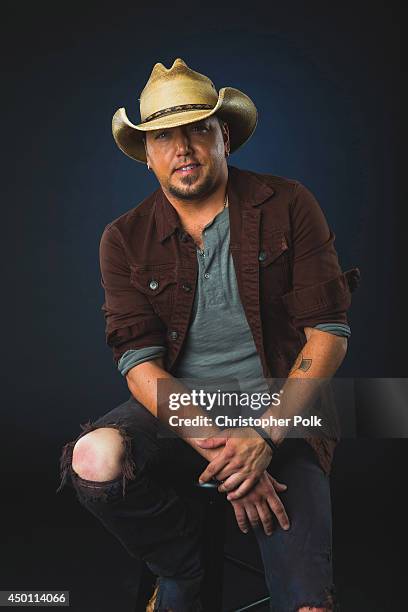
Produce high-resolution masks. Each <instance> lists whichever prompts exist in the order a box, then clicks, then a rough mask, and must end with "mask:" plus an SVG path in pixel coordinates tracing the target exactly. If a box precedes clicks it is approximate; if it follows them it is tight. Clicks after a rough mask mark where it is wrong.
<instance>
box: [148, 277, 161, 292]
mask: <svg viewBox="0 0 408 612" xmlns="http://www.w3.org/2000/svg"><path fill="white" fill-rule="evenodd" d="M158 286H159V283H158V281H157V280H154V279H152V280H151V281H150V283H149V287H150V289H153V291H154V290H155V289H157V288H158Z"/></svg>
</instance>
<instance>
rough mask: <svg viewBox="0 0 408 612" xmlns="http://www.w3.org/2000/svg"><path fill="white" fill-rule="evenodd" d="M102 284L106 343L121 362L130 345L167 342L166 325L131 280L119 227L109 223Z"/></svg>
mask: <svg viewBox="0 0 408 612" xmlns="http://www.w3.org/2000/svg"><path fill="white" fill-rule="evenodd" d="M99 261H100V269H101V284H102V287H103V289H104V291H105V301H104V303H103V305H102V308H101V310H102V311H103V312H104V316H105V324H106V326H105V336H106V343H107V344H108V346H110V347H111V348H112V351H113V360H114V362H115V364H116V366H117V365H118V362H119V360H120V358H121V356H122V355H123V354H124V353H125V352H126V351H128V350H130V349H141V348H146V347H150V346H166V329H165V325H164V324H163V322H162V321H161V320H160V318H159V317H158V316H157V315H156V314H155V312H154V311H153V308H152V306H151V304H150V302H149V300H148V298H147V296H145V295H144V294H142V293H141V292H140V291H138V290H137V288H136V287H134V286H133V285H132V284H131V282H130V272H131V271H130V266H129V263H128V260H127V258H126V253H125V249H124V246H123V244H122V239H121V235H120V233H119V231H118V230H117V229H116V227H115V226H109V225H108V226H107V227H106V228H105V230H104V232H103V234H102V237H101V241H100V247H99Z"/></svg>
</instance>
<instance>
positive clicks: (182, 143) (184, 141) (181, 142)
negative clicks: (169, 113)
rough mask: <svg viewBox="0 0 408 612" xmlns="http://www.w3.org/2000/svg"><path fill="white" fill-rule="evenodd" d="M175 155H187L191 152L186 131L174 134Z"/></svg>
mask: <svg viewBox="0 0 408 612" xmlns="http://www.w3.org/2000/svg"><path fill="white" fill-rule="evenodd" d="M175 144H176V149H177V155H187V154H188V153H189V152H190V151H191V142H190V138H189V134H188V132H187V130H184V129H183V128H181V129H179V130H178V131H177V134H176V143H175Z"/></svg>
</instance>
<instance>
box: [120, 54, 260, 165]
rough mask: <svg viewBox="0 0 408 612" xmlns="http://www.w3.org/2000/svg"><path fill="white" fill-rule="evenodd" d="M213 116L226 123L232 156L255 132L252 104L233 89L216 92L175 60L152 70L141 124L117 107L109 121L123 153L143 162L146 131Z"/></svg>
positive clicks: (206, 80) (144, 93)
mask: <svg viewBox="0 0 408 612" xmlns="http://www.w3.org/2000/svg"><path fill="white" fill-rule="evenodd" d="M215 113H217V115H218V116H220V118H221V119H223V120H224V121H225V122H226V123H227V124H228V127H229V132H230V145H231V148H230V151H231V153H232V152H234V151H236V150H237V149H238V148H239V147H240V146H241V145H243V144H244V142H246V141H247V140H248V138H250V136H251V135H252V134H253V132H254V130H255V127H256V124H257V117H258V114H257V110H256V107H255V105H254V103H253V102H252V100H251V99H250V98H248V96H246V95H245V94H244V93H242V92H241V91H239V90H238V89H234V88H233V87H223V88H222V89H220V91H219V92H218V93H217V90H216V89H215V87H214V84H213V83H212V81H211V80H210V79H209V78H208V77H206V76H204V75H203V74H200V73H199V72H195V71H194V70H191V68H189V67H188V66H187V64H186V63H185V62H184V61H183V60H182V59H180V58H178V59H176V60H175V62H174V63H173V65H172V67H171V68H166V67H165V66H163V64H160V63H158V64H155V66H154V67H153V70H152V73H151V75H150V78H149V80H148V81H147V83H146V85H145V87H144V89H143V91H142V93H141V94H140V118H141V122H140V123H139V124H138V125H134V124H133V123H131V122H130V121H129V119H128V117H127V115H126V111H125V109H124V108H119V109H118V110H117V111H116V113H115V114H114V116H113V119H112V133H113V137H114V139H115V142H116V144H117V145H118V147H119V148H120V149H121V150H122V151H123V153H125V154H126V155H128V156H129V157H132V158H133V159H136V160H137V161H140V162H144V163H146V154H145V148H144V144H143V136H144V133H145V132H148V131H149V130H157V129H164V128H172V127H176V126H178V125H185V124H187V123H192V122H193V121H200V120H201V119H205V118H206V117H211V115H214V114H215Z"/></svg>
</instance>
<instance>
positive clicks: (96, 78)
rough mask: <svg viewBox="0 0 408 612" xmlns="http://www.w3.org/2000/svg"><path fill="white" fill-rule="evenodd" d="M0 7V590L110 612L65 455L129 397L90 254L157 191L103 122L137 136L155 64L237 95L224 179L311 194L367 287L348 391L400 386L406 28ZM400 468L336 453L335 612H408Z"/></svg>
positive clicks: (397, 454)
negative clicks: (126, 121) (241, 124)
mask: <svg viewBox="0 0 408 612" xmlns="http://www.w3.org/2000/svg"><path fill="white" fill-rule="evenodd" d="M2 7H3V8H2V27H3V34H2V38H1V45H2V64H3V88H2V89H3V91H2V95H1V98H2V104H3V112H2V141H3V146H2V169H3V171H4V174H3V179H2V184H1V187H2V193H3V197H2V218H3V224H2V240H1V244H2V247H3V249H4V252H3V257H2V261H3V264H4V265H3V273H2V285H3V291H2V306H3V309H2V310H3V314H2V323H3V324H2V337H3V372H4V373H5V375H4V377H3V385H2V388H3V401H2V427H1V441H2V444H1V449H2V451H3V460H2V464H1V466H2V473H1V477H2V483H3V487H2V490H3V500H2V514H3V518H2V525H3V527H4V535H3V540H2V542H3V543H4V544H5V546H4V547H3V546H2V549H3V553H4V556H3V559H2V566H3V569H2V576H3V578H1V579H0V580H1V582H0V588H1V589H8V588H19V589H27V588H37V589H39V588H65V589H71V590H72V592H73V593H74V600H73V601H74V602H75V605H74V604H73V609H75V610H90V609H102V604H103V601H104V602H105V603H106V602H108V601H109V598H108V597H107V595H106V593H107V592H108V591H109V593H111V594H112V597H113V598H114V597H115V593H116V590H115V589H116V588H117V585H118V582H117V581H118V578H117V576H116V575H115V573H114V571H113V569H114V568H116V563H117V561H116V560H115V559H120V560H121V563H122V565H123V568H124V569H123V572H124V573H125V574H126V572H130V576H131V577H130V579H129V580H130V582H132V571H133V569H132V568H131V569H130V570H129V566H128V565H127V557H126V556H125V554H124V553H123V552H122V549H121V548H120V546H119V544H118V545H117V546H116V545H115V544H114V543H112V542H111V540H110V538H109V537H108V536H107V535H106V534H105V532H104V531H103V530H102V529H100V530H97V531H96V532H95V534H96V535H95V536H94V539H92V536H90V535H89V534H90V533H94V532H93V531H92V530H93V529H94V527H95V525H94V522H93V521H92V519H91V518H90V517H88V515H87V514H86V513H85V511H83V510H82V508H80V507H79V505H78V504H77V503H76V501H75V500H74V499H73V498H72V495H70V493H69V492H64V493H63V494H62V495H61V496H56V495H55V493H54V491H55V488H56V487H57V485H58V456H59V449H60V447H61V445H62V444H63V443H64V442H65V441H66V440H68V439H72V438H73V437H74V436H76V435H77V434H78V432H79V423H84V422H85V421H87V420H88V419H89V418H91V419H92V418H95V417H96V416H98V415H100V414H103V413H104V412H107V411H108V410H109V409H111V408H112V407H113V406H115V405H117V404H119V403H121V402H122V401H124V400H125V399H126V398H127V397H128V390H127V387H126V385H125V383H124V381H123V379H122V378H121V377H120V375H119V374H118V373H117V372H116V371H115V369H114V366H113V362H112V359H111V354H110V349H109V348H108V347H106V346H105V343H104V322H103V315H102V312H101V310H100V307H101V305H102V302H103V294H102V289H101V286H100V273H99V264H98V245H99V239H100V235H101V233H102V231H103V228H104V227H105V225H106V224H107V223H108V222H109V221H111V220H112V219H113V218H115V217H117V216H118V215H120V214H121V213H122V212H125V211H126V210H128V209H130V208H131V207H133V206H135V205H136V204H137V203H138V202H139V201H140V200H141V199H142V198H143V197H145V196H146V195H147V194H148V193H150V192H151V191H152V190H153V189H154V188H155V187H156V184H155V181H154V177H152V176H151V175H150V174H148V173H147V171H146V168H145V166H143V165H142V164H138V163H137V162H133V161H132V160H130V159H129V158H127V157H126V156H124V155H123V154H122V153H121V152H120V151H119V149H118V148H117V147H116V145H115V144H114V142H113V139H112V136H111V128H110V122H111V117H112V114H113V112H114V111H115V110H116V109H117V108H118V107H120V106H125V107H126V109H127V111H128V115H129V117H130V118H131V120H133V121H134V122H137V120H138V96H139V94H140V91H141V89H142V87H143V85H144V83H145V82H146V80H147V78H148V76H149V74H150V71H151V69H152V67H153V65H154V63H155V62H157V61H161V62H163V63H164V64H165V65H166V66H169V65H171V63H172V62H173V61H174V59H175V58H176V57H182V58H183V59H184V60H185V61H186V62H187V63H188V64H189V65H190V66H191V67H192V68H194V69H196V70H199V71H201V72H203V73H204V74H208V75H209V76H210V77H211V78H212V80H213V81H214V83H215V85H216V87H217V88H220V87H223V86H225V85H230V86H234V87H237V88H239V89H241V90H243V91H244V92H246V93H248V95H250V96H251V97H252V99H253V100H254V101H255V104H256V105H257V107H258V110H259V124H258V128H257V131H256V132H255V134H254V136H253V137H252V139H251V140H250V141H249V142H248V144H247V145H246V146H245V147H243V149H242V151H239V152H237V153H236V154H235V155H233V156H232V158H231V163H232V164H234V165H237V166H239V167H241V168H249V169H253V170H257V171H260V172H270V173H273V174H278V175H283V176H287V177H293V178H297V179H299V180H300V181H302V182H303V183H304V184H305V185H307V186H308V187H309V188H310V189H311V190H312V191H313V192H314V194H315V195H316V196H317V198H318V199H319V201H320V204H321V206H322V208H323V209H324V211H325V214H326V216H327V218H328V221H329V223H330V225H331V226H332V228H333V230H334V232H335V234H336V237H337V240H336V246H337V250H338V253H339V257H340V261H341V264H342V267H343V269H347V268H348V267H351V266H354V265H357V266H359V267H360V269H361V273H362V283H361V287H360V289H359V290H358V292H356V293H355V294H354V302H353V307H352V310H351V313H350V324H351V327H352V338H351V341H350V344H349V347H350V348H349V353H348V356H347V358H346V361H345V362H344V363H343V365H342V367H341V370H340V372H339V375H342V376H349V377H398V376H399V377H403V376H405V375H406V364H405V362H404V352H405V346H404V342H403V332H404V321H403V312H404V308H403V302H402V288H401V279H403V263H404V262H403V224H402V218H401V217H399V216H398V204H400V203H401V202H402V183H403V180H404V172H403V171H401V170H402V163H401V162H402V157H401V154H402V148H400V146H399V140H398V134H399V130H400V127H399V124H400V111H401V106H400V96H401V87H402V85H401V63H400V62H401V60H400V52H401V47H400V46H401V31H400V24H401V22H402V16H401V14H400V12H399V10H398V7H397V5H395V4H394V5H393V4H392V3H390V2H387V3H386V2H377V3H376V4H370V5H369V4H368V3H367V4H365V3H363V2H361V3H359V2H355V3H353V4H352V5H349V6H347V7H346V6H345V5H344V4H343V3H337V5H336V4H329V3H326V2H321V1H316V2H313V3H303V2H293V1H289V2H286V3H284V5H283V3H277V2H269V3H265V5H261V4H258V5H255V4H254V3H248V4H246V5H243V6H238V5H236V4H232V3H231V5H225V4H223V5H221V4H219V5H216V4H211V3H208V2H206V3H202V2H194V3H163V4H162V3H159V4H158V3H150V4H149V6H144V7H142V6H137V5H136V3H126V2H121V3H106V2H100V3H98V4H96V3H95V4H93V3H89V2H88V3H85V4H82V5H81V4H76V3H72V2H70V3H54V4H50V5H47V4H46V3H41V2H40V3H31V2H25V3H24V2H21V3H19V4H17V3H14V2H4V3H3V4H2ZM406 457H407V454H406V443H405V440H363V439H360V440H347V441H344V442H343V443H342V444H341V445H340V447H339V449H338V452H337V461H336V463H335V467H334V471H333V479H332V490H333V503H334V510H333V512H334V527H335V534H334V535H335V538H334V544H335V564H336V565H335V567H336V578H337V585H338V589H339V591H340V595H341V596H342V598H343V605H344V610H346V611H349V610H350V611H352V610H370V611H371V610H388V609H391V608H392V605H397V609H400V608H398V605H402V604H401V602H402V601H403V599H402V587H401V578H402V576H403V573H402V572H403V559H404V555H403V550H404V549H403V545H402V538H403V536H404V535H405V530H404V527H403V525H404V520H403V519H404V514H403V506H402V500H403V495H402V489H403V485H404V483H405V481H406V479H405V466H404V462H405V459H406ZM87 534H88V535H87ZM82 536H83V537H82ZM248 546H249V545H248ZM109 547H110V548H109ZM106 550H109V551H110V552H109V554H108V555H106V556H104V552H105V551H106ZM89 565H90V566H91V567H93V568H97V569H98V572H99V573H96V574H93V573H92V572H91V577H90V580H89V581H88V582H87V585H88V586H89V585H90V584H91V585H92V588H91V589H90V591H89V589H88V591H89V592H95V591H97V590H99V591H100V589H101V586H100V583H101V582H103V581H102V580H101V577H100V576H101V572H102V576H105V578H104V580H105V579H106V580H105V582H104V585H106V592H105V595H104V594H103V593H104V592H103V589H102V591H101V592H99V602H98V604H94V603H90V602H91V599H89V600H88V599H87V597H88V596H89V594H88V595H85V590H86V589H85V587H84V585H83V584H82V583H81V580H80V576H82V575H83V574H84V572H85V571H86V569H87V567H89ZM135 571H136V569H135ZM115 580H116V582H115ZM80 583H81V585H80ZM119 583H120V584H121V582H120V580H119ZM98 585H99V586H98ZM76 588H77V591H75V589H76ZM81 589H82V590H81ZM84 589H85V590H84ZM88 591H87V592H88ZM75 593H76V595H75ZM75 597H76V599H75ZM89 597H90V596H89ZM105 597H106V599H104V598H105ZM106 605H107V607H106V609H111V608H110V607H109V606H110V604H108V603H106ZM126 605H129V601H128V603H127V604H126V603H123V610H127V609H130V608H126ZM93 606H94V607H93Z"/></svg>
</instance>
